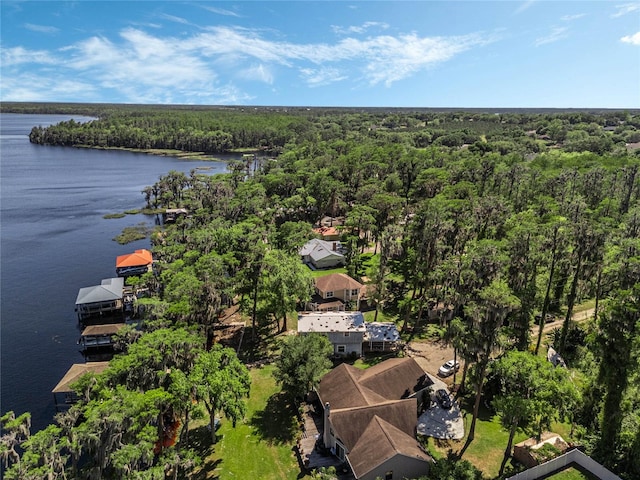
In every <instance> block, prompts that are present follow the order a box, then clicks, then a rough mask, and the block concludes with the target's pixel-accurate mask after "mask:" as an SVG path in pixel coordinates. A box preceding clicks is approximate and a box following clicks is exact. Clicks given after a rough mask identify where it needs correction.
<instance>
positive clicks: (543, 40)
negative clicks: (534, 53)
mask: <svg viewBox="0 0 640 480" xmlns="http://www.w3.org/2000/svg"><path fill="white" fill-rule="evenodd" d="M568 32H569V27H553V28H552V29H551V32H550V33H549V34H548V35H545V36H544V37H538V38H536V41H535V42H534V43H535V46H536V47H539V46H540V45H546V44H548V43H553V42H557V41H559V40H562V39H563V38H567V37H568V36H569V33H568Z"/></svg>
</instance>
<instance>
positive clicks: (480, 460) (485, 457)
mask: <svg viewBox="0 0 640 480" xmlns="http://www.w3.org/2000/svg"><path fill="white" fill-rule="evenodd" d="M470 402H472V400H470V401H468V402H466V403H463V412H465V413H466V414H465V419H464V429H465V433H469V427H470V426H471V418H472V416H471V411H472V410H473V405H472V404H471V403H470ZM569 429H570V427H569V426H568V425H564V424H556V425H553V431H554V432H556V433H558V434H560V435H561V436H562V437H563V438H564V439H565V440H568V438H569ZM527 438H528V435H525V434H523V433H520V432H519V433H517V434H516V436H515V438H514V440H513V443H514V445H515V444H516V443H518V442H521V441H523V440H526V439H527ZM508 440H509V433H508V432H507V431H506V430H504V429H503V428H502V427H501V426H500V420H499V419H498V417H497V416H494V415H492V413H491V412H490V411H489V410H487V409H486V408H485V407H484V406H481V407H480V414H479V415H478V420H477V422H476V431H475V436H474V439H473V442H471V445H469V448H468V449H467V451H466V452H465V453H464V456H463V457H462V458H463V459H464V460H468V461H470V462H471V463H473V465H475V466H476V467H477V468H479V469H480V470H482V472H483V473H484V475H485V477H486V478H496V477H497V476H498V471H499V470H500V463H501V462H502V457H503V455H504V450H505V448H506V447H507V441H508ZM465 441H466V437H465V438H463V439H462V440H459V441H442V440H434V439H431V438H430V439H429V441H428V445H429V448H432V449H433V451H434V456H436V458H439V456H442V457H446V456H447V452H448V451H449V450H453V451H454V452H456V453H457V452H459V451H460V450H461V449H462V447H463V446H464V442H465ZM509 465H510V464H509V463H507V470H508V469H509ZM553 478H555V477H553ZM562 478H563V480H574V478H573V477H567V478H566V479H565V478H564V477H562ZM577 478H580V479H581V478H584V477H577Z"/></svg>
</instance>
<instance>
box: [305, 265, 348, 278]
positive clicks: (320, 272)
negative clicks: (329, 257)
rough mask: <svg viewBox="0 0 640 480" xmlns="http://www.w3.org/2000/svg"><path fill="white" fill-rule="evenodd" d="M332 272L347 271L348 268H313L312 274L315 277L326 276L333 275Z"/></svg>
mask: <svg viewBox="0 0 640 480" xmlns="http://www.w3.org/2000/svg"><path fill="white" fill-rule="evenodd" d="M332 273H344V274H346V273H347V269H346V268H344V267H339V268H330V269H327V270H311V276H312V277H313V278H318V277H325V276H327V275H331V274H332Z"/></svg>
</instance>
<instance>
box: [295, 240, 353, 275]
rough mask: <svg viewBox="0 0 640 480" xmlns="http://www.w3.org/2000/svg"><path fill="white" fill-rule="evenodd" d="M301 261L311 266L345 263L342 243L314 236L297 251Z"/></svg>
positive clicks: (324, 266) (322, 266) (334, 265)
mask: <svg viewBox="0 0 640 480" xmlns="http://www.w3.org/2000/svg"><path fill="white" fill-rule="evenodd" d="M298 253H299V254H300V257H301V258H302V261H303V262H304V263H306V264H307V265H311V266H313V268H318V269H320V268H334V267H340V266H343V265H344V264H345V258H344V255H343V254H342V245H341V244H340V242H339V241H337V240H336V241H333V242H327V241H325V240H319V239H317V238H314V239H312V240H309V241H308V242H307V243H306V244H305V245H304V246H303V247H302V248H301V249H300V250H299V251H298Z"/></svg>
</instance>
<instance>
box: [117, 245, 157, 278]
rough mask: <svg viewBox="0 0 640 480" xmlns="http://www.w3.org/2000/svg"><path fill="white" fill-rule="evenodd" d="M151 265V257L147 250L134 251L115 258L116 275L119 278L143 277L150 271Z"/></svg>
mask: <svg viewBox="0 0 640 480" xmlns="http://www.w3.org/2000/svg"><path fill="white" fill-rule="evenodd" d="M152 265H153V257H152V255H151V252H150V251H149V250H146V249H140V250H136V251H135V252H133V253H127V254H126V255H118V256H117V257H116V275H118V276H119V277H130V276H133V275H143V274H145V273H147V272H150V271H151V268H152Z"/></svg>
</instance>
